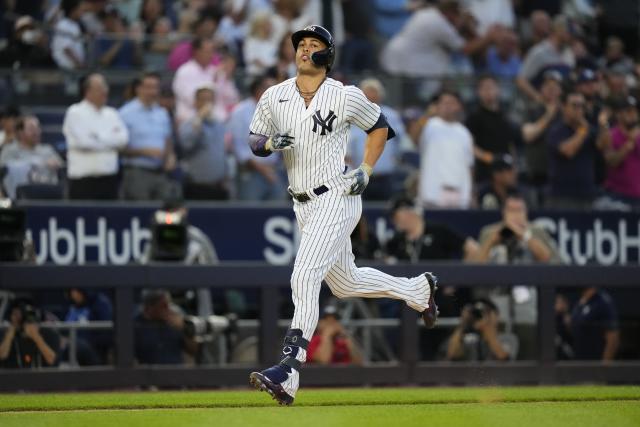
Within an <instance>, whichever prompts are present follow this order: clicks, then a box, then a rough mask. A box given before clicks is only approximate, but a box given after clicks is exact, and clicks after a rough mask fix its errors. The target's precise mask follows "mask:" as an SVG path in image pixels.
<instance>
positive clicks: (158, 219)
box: [151, 209, 189, 261]
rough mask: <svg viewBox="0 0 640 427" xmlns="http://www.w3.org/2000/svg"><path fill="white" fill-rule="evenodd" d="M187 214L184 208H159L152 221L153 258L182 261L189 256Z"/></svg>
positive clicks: (156, 259)
mask: <svg viewBox="0 0 640 427" xmlns="http://www.w3.org/2000/svg"><path fill="white" fill-rule="evenodd" d="M188 226H189V224H188V221H187V214H186V212H184V211H182V210H164V209H161V210H158V211H156V212H155V213H154V215H153V218H152V221H151V259H152V260H154V261H182V260H184V259H185V257H186V256H187V249H188V247H189V235H188V230H187V228H188Z"/></svg>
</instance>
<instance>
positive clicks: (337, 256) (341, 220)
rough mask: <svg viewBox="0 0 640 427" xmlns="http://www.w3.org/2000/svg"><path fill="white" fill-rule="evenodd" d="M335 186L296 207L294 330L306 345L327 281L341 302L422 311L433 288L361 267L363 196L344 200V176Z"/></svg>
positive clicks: (417, 279) (419, 279)
mask: <svg viewBox="0 0 640 427" xmlns="http://www.w3.org/2000/svg"><path fill="white" fill-rule="evenodd" d="M332 181H333V182H332V183H330V184H327V186H328V187H329V188H330V190H329V191H328V192H326V193H324V194H322V195H320V196H317V197H313V198H312V199H311V200H309V201H308V202H306V203H299V202H294V206H293V210H294V212H295V214H296V218H297V220H298V227H299V228H300V230H301V239H300V247H299V249H298V253H297V255H296V259H295V264H294V267H293V274H292V275H291V291H292V292H291V293H292V298H293V304H294V306H295V311H294V314H293V320H292V322H291V328H292V329H301V330H302V333H303V336H304V338H306V339H307V340H310V339H311V337H312V335H313V332H314V331H315V328H316V325H317V323H318V317H319V313H320V308H319V297H320V287H321V285H322V280H323V279H324V280H325V281H326V282H327V284H328V285H329V288H330V289H331V292H333V294H334V295H335V296H337V297H339V298H346V297H363V298H393V299H400V300H404V301H405V302H406V303H407V305H409V307H411V308H413V309H415V310H417V311H423V310H425V309H426V308H427V300H428V293H429V285H428V283H427V280H426V278H425V277H424V276H422V275H421V276H418V277H413V278H406V277H394V276H390V275H388V274H386V273H383V272H382V271H379V270H376V269H374V268H368V267H361V268H358V267H356V265H355V263H354V255H353V253H352V251H351V239H350V235H351V232H352V231H353V229H354V228H355V226H356V224H357V223H358V221H359V220H360V215H361V214H362V197H360V196H348V195H345V194H344V189H345V187H344V185H345V184H344V182H343V180H342V177H337V179H335V180H332ZM331 184H334V185H331ZM301 353H303V354H302V355H300V356H301V357H299V359H300V360H302V361H304V359H305V358H306V352H304V351H302V352H301Z"/></svg>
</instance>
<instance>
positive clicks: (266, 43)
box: [242, 12, 278, 76]
mask: <svg viewBox="0 0 640 427" xmlns="http://www.w3.org/2000/svg"><path fill="white" fill-rule="evenodd" d="M271 25H272V24H271V13H269V12H259V13H256V14H255V15H254V16H253V17H252V18H251V21H250V23H249V33H248V34H247V37H246V38H245V41H244V45H243V48H242V52H243V54H244V63H245V69H246V71H247V73H248V74H250V75H252V76H257V75H259V74H263V73H264V72H265V71H266V70H267V69H268V68H270V67H272V66H274V65H275V64H276V61H277V51H278V40H277V39H276V40H274V39H273V37H272V36H271V35H272V33H273V31H272V28H271Z"/></svg>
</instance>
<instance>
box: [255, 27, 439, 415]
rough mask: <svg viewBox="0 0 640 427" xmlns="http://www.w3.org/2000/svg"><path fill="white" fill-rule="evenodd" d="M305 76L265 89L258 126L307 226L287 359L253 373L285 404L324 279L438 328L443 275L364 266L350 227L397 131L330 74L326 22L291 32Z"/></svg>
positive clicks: (261, 152) (260, 142)
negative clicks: (397, 305) (360, 156)
mask: <svg viewBox="0 0 640 427" xmlns="http://www.w3.org/2000/svg"><path fill="white" fill-rule="evenodd" d="M291 41H292V42H293V47H294V49H295V50H296V67H297V75H296V77H294V78H291V79H289V80H286V81H284V82H282V83H280V84H278V85H275V86H272V87H270V88H269V89H267V91H266V92H265V93H264V94H263V95H262V97H261V98H260V100H259V102H258V105H257V107H256V111H255V113H254V115H253V120H252V121H251V125H250V135H249V144H250V146H251V150H252V151H253V153H254V154H255V155H257V156H269V155H271V154H272V153H274V152H280V153H282V156H283V159H284V163H285V165H286V168H287V175H288V178H289V188H288V191H289V193H290V194H291V196H292V198H293V210H294V212H295V214H296V219H297V222H298V227H299V228H300V231H301V236H302V237H301V239H300V247H299V249H298V252H297V254H296V259H295V263H294V267H293V274H292V276H291V290H292V293H291V294H292V298H293V303H294V306H295V310H294V314H293V320H292V322H291V327H290V329H289V330H288V331H287V333H286V335H285V338H284V344H283V349H282V358H281V360H280V362H279V363H278V364H277V365H275V366H273V367H271V368H269V369H266V370H264V371H262V372H252V373H251V375H250V382H251V384H252V385H253V386H254V387H256V388H257V389H259V390H263V391H267V392H268V393H269V394H271V396H272V397H273V398H274V399H276V400H277V401H278V402H279V403H280V404H281V405H290V404H291V403H293V399H294V397H295V394H296V391H297V390H298V385H299V378H300V374H299V372H300V368H301V365H302V363H303V362H304V361H305V360H306V354H307V352H306V349H307V346H308V345H309V340H310V339H311V337H312V336H313V332H314V330H315V328H316V324H317V322H318V314H319V301H318V299H319V294H320V287H321V284H322V280H325V281H326V283H327V284H328V285H329V288H330V289H331V292H333V294H334V295H336V296H337V297H339V298H345V297H365V298H394V299H401V300H404V301H406V303H407V304H408V305H409V307H411V308H413V309H415V310H417V311H418V312H420V313H421V314H422V317H423V319H424V322H425V324H426V326H427V327H428V328H432V327H433V326H434V325H435V322H436V319H437V315H438V311H437V307H436V305H435V302H434V292H435V290H436V277H435V276H434V275H433V274H431V273H424V274H422V275H420V276H417V277H412V278H405V277H393V276H390V275H388V274H385V273H383V272H381V271H378V270H375V269H373V268H358V267H356V265H355V263H354V256H353V253H352V252H351V241H350V238H349V236H350V234H351V231H352V230H353V229H354V227H355V226H356V224H357V223H358V220H359V219H360V215H361V214H362V198H361V197H360V195H361V194H362V192H363V191H364V189H365V187H366V186H367V184H368V182H369V176H371V174H372V173H373V168H374V166H375V164H376V161H377V160H378V158H379V157H380V154H381V153H382V151H383V149H384V145H385V143H386V141H387V139H390V138H392V137H393V135H394V132H393V129H391V128H390V127H389V125H388V124H387V121H386V119H385V117H384V115H383V114H381V113H380V107H379V106H378V105H376V104H374V103H372V102H370V101H369V100H367V98H366V97H365V95H364V94H363V93H362V91H361V90H360V89H358V88H357V87H355V86H344V85H342V83H340V82H338V81H336V80H333V79H331V78H329V77H327V73H328V72H329V70H330V69H331V66H332V65H333V60H334V57H335V46H334V42H333V37H332V36H331V34H330V33H329V31H327V30H326V29H325V28H323V27H321V26H318V25H311V26H308V27H306V28H304V29H303V30H300V31H297V32H295V33H294V34H293V35H292V36H291ZM352 124H353V125H356V126H358V127H359V128H361V129H363V130H364V131H366V132H367V134H368V136H367V141H366V145H365V150H364V160H363V163H362V164H361V165H360V166H359V167H358V168H357V169H355V170H352V171H350V172H348V173H345V154H346V150H347V143H348V140H349V127H350V126H351V125H352Z"/></svg>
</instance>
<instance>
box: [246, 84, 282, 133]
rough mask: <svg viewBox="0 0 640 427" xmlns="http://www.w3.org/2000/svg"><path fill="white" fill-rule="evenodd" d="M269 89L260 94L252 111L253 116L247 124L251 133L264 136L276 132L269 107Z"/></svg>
mask: <svg viewBox="0 0 640 427" xmlns="http://www.w3.org/2000/svg"><path fill="white" fill-rule="evenodd" d="M270 89H271V88H269V89H267V90H266V91H265V93H263V94H262V96H261V97H260V100H259V101H258V104H257V105H256V111H255V112H254V113H253V118H252V119H251V124H250V125H249V130H250V131H251V133H255V134H258V135H264V136H272V135H273V134H275V133H276V130H275V129H276V127H275V125H274V123H273V117H272V115H271V108H270V107H269V99H270V98H271V90H270Z"/></svg>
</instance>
